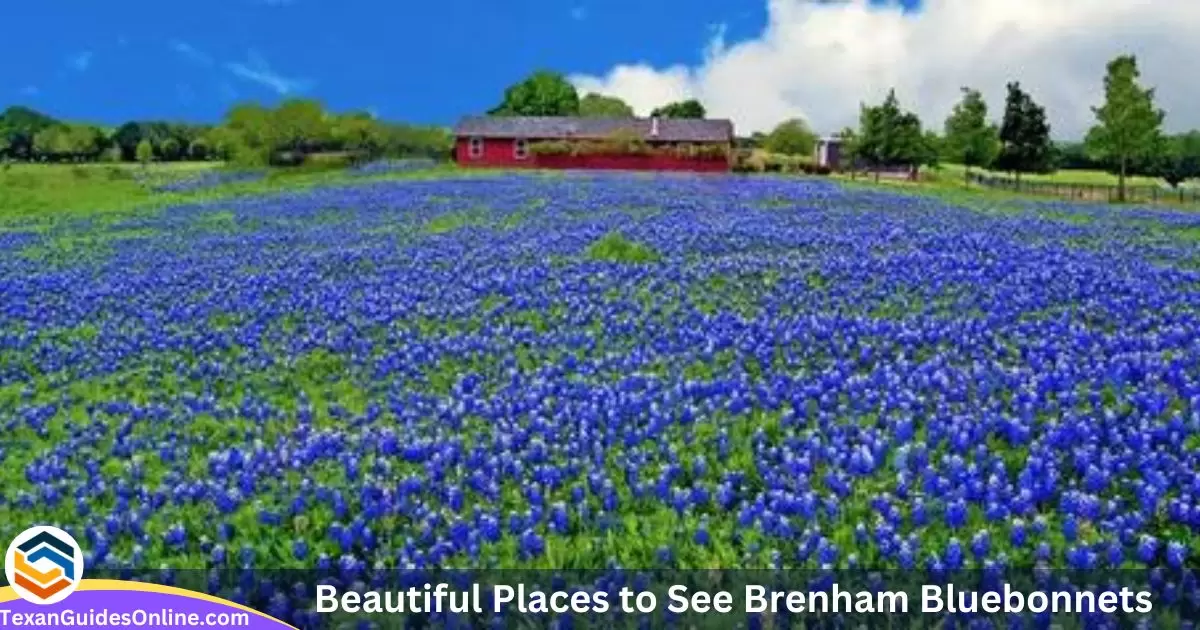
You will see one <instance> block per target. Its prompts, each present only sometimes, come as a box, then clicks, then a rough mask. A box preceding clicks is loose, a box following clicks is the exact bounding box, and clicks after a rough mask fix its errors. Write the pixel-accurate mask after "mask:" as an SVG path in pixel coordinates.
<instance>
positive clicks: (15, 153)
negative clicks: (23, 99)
mask: <svg viewBox="0 0 1200 630" xmlns="http://www.w3.org/2000/svg"><path fill="white" fill-rule="evenodd" d="M57 124H59V122H58V121H57V120H55V119H53V118H51V117H50V116H47V115H45V114H43V113H41V112H38V111H36V110H32V109H29V108H28V107H20V106H14V107H9V108H8V109H6V110H4V113H2V114H0V139H3V142H2V143H0V144H3V146H4V147H5V149H4V154H5V155H7V156H8V157H11V158H16V159H21V160H24V159H29V158H30V157H32V153H33V138H34V136H36V135H37V134H38V132H39V131H42V130H43V129H47V128H50V127H53V126H55V125H57Z"/></svg>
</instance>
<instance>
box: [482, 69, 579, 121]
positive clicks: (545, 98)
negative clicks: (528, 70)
mask: <svg viewBox="0 0 1200 630" xmlns="http://www.w3.org/2000/svg"><path fill="white" fill-rule="evenodd" d="M578 113H579V92H577V91H576V90H575V86H574V85H571V82H570V81H567V78H566V77H565V76H563V75H562V74H560V73H558V72H551V71H549V70H538V71H537V72H534V73H533V74H532V75H530V76H529V77H527V78H526V79H525V80H524V81H521V82H520V83H517V84H515V85H512V86H509V88H508V89H506V90H505V91H504V100H503V101H502V102H501V103H500V104H499V105H497V106H496V107H494V108H492V109H491V110H490V111H488V114H491V115H493V116H574V115H577V114H578Z"/></svg>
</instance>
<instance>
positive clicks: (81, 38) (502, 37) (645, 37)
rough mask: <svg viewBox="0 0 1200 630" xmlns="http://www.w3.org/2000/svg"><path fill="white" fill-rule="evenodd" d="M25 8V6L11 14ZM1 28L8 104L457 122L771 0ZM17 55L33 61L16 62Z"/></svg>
mask: <svg viewBox="0 0 1200 630" xmlns="http://www.w3.org/2000/svg"><path fill="white" fill-rule="evenodd" d="M6 13H7V14H8V15H9V16H10V17H11V16H13V9H11V8H10V9H9V10H8V11H7V12H6ZM16 17H17V18H18V20H19V21H20V23H21V24H25V25H28V28H25V27H20V28H12V27H11V25H10V26H7V27H6V28H5V32H6V37H5V38H4V39H2V40H0V55H2V57H0V58H3V59H5V60H8V62H6V63H4V64H0V105H11V104H18V103H19V104H25V105H29V106H32V107H35V108H38V109H42V110H44V111H47V112H49V113H51V114H53V115H56V116H60V117H64V118H70V119H86V120H91V121H95V122H99V123H106V124H114V123H119V122H122V121H124V120H128V119H132V118H143V119H145V118H154V119H158V118H166V119H188V120H196V121H214V120H216V119H218V118H219V117H220V115H221V113H222V112H223V111H224V110H225V108H227V107H228V106H229V105H230V104H231V103H233V102H235V101H238V100H246V99H254V100H260V101H264V102H272V101H276V100H278V99H280V98H283V97H286V96H289V95H305V96H315V97H317V98H320V99H321V100H323V101H325V102H326V103H327V104H328V105H329V106H330V107H332V108H334V109H349V108H356V109H367V108H369V109H372V110H373V111H375V112H377V113H378V114H379V115H380V116H383V117H386V118H393V119H402V120H409V121H414V122H425V123H452V122H453V121H454V120H455V119H456V118H457V117H459V116H460V115H463V114H467V113H475V112H480V111H482V110H484V109H486V108H488V107H491V106H492V105H494V104H495V103H496V102H497V101H498V99H499V98H500V95H501V93H502V92H503V89H504V87H505V86H506V85H508V84H509V83H511V82H513V81H515V80H518V79H520V78H521V77H522V76H523V75H525V74H526V73H528V72H530V71H531V70H533V69H535V68H539V67H550V68H554V69H557V70H561V71H563V72H566V73H587V74H600V73H603V72H605V71H607V70H608V69H609V68H611V67H612V66H614V65H617V64H619V63H627V62H646V63H649V64H652V65H655V66H660V65H662V66H666V65H671V64H680V63H682V64H689V65H695V64H698V63H700V62H701V61H702V56H703V51H704V47H705V45H706V44H707V42H708V41H709V40H710V39H711V38H712V36H713V33H714V28H716V27H717V25H718V24H721V25H724V29H725V37H726V40H727V41H731V42H733V41H738V40H739V39H743V38H747V37H752V36H753V35H755V34H756V33H758V32H760V31H761V30H762V28H763V26H764V22H765V20H766V6H765V2H763V0H603V1H601V0H592V1H589V0H579V1H578V2H575V1H574V0H567V1H565V2H564V1H563V0H503V1H500V2H496V1H488V2H485V1H480V0H438V1H435V2H419V3H418V2H409V1H405V0H205V1H204V2H200V1H199V0H172V1H171V2H163V1H162V0H110V1H107V2H97V1H96V0H24V1H23V3H22V4H21V8H19V9H16ZM13 60H20V63H11V62H12V61H13Z"/></svg>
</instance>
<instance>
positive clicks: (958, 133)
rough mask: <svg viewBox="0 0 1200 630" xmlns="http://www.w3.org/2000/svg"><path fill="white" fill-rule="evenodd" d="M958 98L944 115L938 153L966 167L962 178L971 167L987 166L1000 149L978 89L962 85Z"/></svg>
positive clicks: (968, 172) (969, 174)
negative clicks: (947, 113)
mask: <svg viewBox="0 0 1200 630" xmlns="http://www.w3.org/2000/svg"><path fill="white" fill-rule="evenodd" d="M962 93H963V97H962V100H961V101H959V102H958V104H957V105H955V106H954V111H952V112H951V113H950V116H948V117H947V118H946V124H945V138H944V139H943V141H942V147H941V148H942V153H943V154H944V155H945V156H947V157H948V158H950V159H952V160H954V161H955V162H958V163H960V164H962V165H963V166H966V167H967V168H966V178H967V179H968V180H969V179H970V178H971V167H973V166H974V167H979V168H987V167H988V166H990V165H991V163H992V161H993V160H995V159H996V154H997V153H999V151H1000V137H999V130H998V129H997V128H996V125H994V124H991V123H989V122H988V119H987V113H988V107H987V101H985V100H983V95H982V94H980V93H979V91H978V90H972V89H971V88H966V87H964V88H962Z"/></svg>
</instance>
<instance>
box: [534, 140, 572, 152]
mask: <svg viewBox="0 0 1200 630" xmlns="http://www.w3.org/2000/svg"><path fill="white" fill-rule="evenodd" d="M575 146H576V143H571V142H567V141H566V140H542V141H539V142H530V143H529V152H530V153H532V154H534V155H571V154H572V153H573V152H574V151H575Z"/></svg>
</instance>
